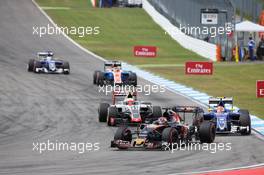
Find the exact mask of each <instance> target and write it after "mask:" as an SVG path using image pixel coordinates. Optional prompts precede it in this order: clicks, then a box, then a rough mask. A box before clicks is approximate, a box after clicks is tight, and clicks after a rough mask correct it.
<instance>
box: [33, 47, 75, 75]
mask: <svg viewBox="0 0 264 175" xmlns="http://www.w3.org/2000/svg"><path fill="white" fill-rule="evenodd" d="M53 55H54V54H53V52H51V51H47V52H38V53H37V56H38V58H37V59H30V60H29V62H28V71H29V72H35V73H64V74H69V73H70V64H69V62H67V61H62V60H58V59H55V58H53Z"/></svg>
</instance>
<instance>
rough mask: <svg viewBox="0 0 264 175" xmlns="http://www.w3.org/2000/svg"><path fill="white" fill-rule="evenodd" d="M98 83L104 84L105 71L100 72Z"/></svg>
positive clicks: (99, 84)
mask: <svg viewBox="0 0 264 175" xmlns="http://www.w3.org/2000/svg"><path fill="white" fill-rule="evenodd" d="M97 85H98V86H103V85H104V73H103V72H99V75H98V79H97Z"/></svg>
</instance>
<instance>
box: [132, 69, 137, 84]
mask: <svg viewBox="0 0 264 175" xmlns="http://www.w3.org/2000/svg"><path fill="white" fill-rule="evenodd" d="M131 85H132V86H137V74H136V73H134V72H132V73H131Z"/></svg>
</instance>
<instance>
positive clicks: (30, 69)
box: [28, 59, 35, 72]
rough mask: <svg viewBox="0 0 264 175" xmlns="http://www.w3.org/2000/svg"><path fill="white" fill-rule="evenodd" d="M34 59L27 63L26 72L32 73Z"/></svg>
mask: <svg viewBox="0 0 264 175" xmlns="http://www.w3.org/2000/svg"><path fill="white" fill-rule="evenodd" d="M34 61H35V60H34V59H30V60H29V61H28V72H33V70H34Z"/></svg>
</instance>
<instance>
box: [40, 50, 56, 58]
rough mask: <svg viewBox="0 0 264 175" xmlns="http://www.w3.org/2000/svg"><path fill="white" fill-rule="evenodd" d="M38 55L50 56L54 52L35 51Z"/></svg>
mask: <svg viewBox="0 0 264 175" xmlns="http://www.w3.org/2000/svg"><path fill="white" fill-rule="evenodd" d="M37 55H38V57H48V56H49V57H52V56H53V55H54V53H53V52H52V51H47V52H38V53H37Z"/></svg>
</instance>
